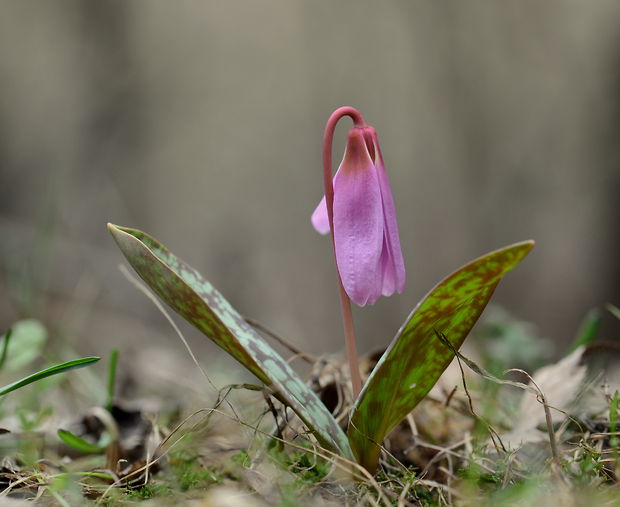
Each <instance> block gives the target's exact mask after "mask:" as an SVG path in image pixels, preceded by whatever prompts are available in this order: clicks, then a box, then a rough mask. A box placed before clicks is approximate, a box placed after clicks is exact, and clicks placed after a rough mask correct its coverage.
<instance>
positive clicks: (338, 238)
mask: <svg viewBox="0 0 620 507" xmlns="http://www.w3.org/2000/svg"><path fill="white" fill-rule="evenodd" d="M330 150H331V146H330ZM333 188H334V204H333V221H334V234H333V236H334V249H335V252H336V264H337V266H338V272H339V274H340V279H341V280H342V285H343V287H344V289H345V291H346V293H347V295H348V296H349V298H350V299H351V300H352V301H353V302H354V303H356V304H357V305H359V306H364V305H366V304H374V303H375V302H376V301H377V299H379V296H381V295H384V296H390V295H392V294H394V292H399V293H400V292H402V291H403V289H404V287H405V265H404V262H403V255H402V252H401V250H400V239H399V236H398V225H397V224H396V210H395V208H394V199H393V197H392V190H391V188H390V183H389V181H388V177H387V173H386V171H385V166H384V164H383V157H382V156H381V150H380V148H379V143H378V140H377V133H376V131H375V129H374V128H372V127H370V126H366V125H364V126H362V127H354V128H353V129H351V130H350V131H349V133H348V139H347V146H346V150H345V153H344V158H343V159H342V163H341V164H340V167H339V168H338V171H337V172H336V174H335V176H334V178H333ZM312 225H313V226H314V228H315V229H316V230H317V231H318V232H320V233H321V234H327V233H328V232H329V230H330V225H329V218H328V214H327V206H326V202H325V197H323V199H322V200H321V202H320V203H319V205H318V206H317V208H316V210H315V211H314V213H313V214H312Z"/></svg>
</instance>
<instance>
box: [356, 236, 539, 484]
mask: <svg viewBox="0 0 620 507" xmlns="http://www.w3.org/2000/svg"><path fill="white" fill-rule="evenodd" d="M533 246H534V242H533V241H524V242H522V243H517V244H515V245H511V246H508V247H505V248H502V249H500V250H496V251H494V252H491V253H488V254H486V255H484V256H482V257H480V258H478V259H476V260H474V261H472V262H470V263H469V264H467V265H465V266H463V267H462V268H460V269H458V270H457V271H455V272H454V273H452V274H451V275H450V276H448V277H447V278H445V279H444V280H442V281H441V282H440V283H439V284H438V285H437V286H435V288H434V289H432V290H431V291H430V292H429V293H428V294H427V295H426V296H425V297H424V299H422V301H421V302H420V303H418V305H417V306H416V308H415V309H414V310H413V312H412V313H411V315H409V318H408V319H407V321H406V322H405V324H404V325H403V326H402V327H401V329H400V330H399V331H398V333H397V334H396V337H395V338H394V340H393V341H392V343H391V344H390V346H389V348H388V349H387V350H386V352H385V354H383V356H382V357H381V359H380V360H379V363H378V364H377V366H376V367H375V369H374V370H373V372H372V374H371V375H370V378H369V379H368V381H367V382H366V385H365V386H364V388H363V390H362V392H361V393H360V396H359V397H358V399H357V402H356V404H355V407H354V408H353V412H352V415H351V420H350V423H349V430H348V433H349V442H350V444H351V448H352V449H353V453H354V454H355V456H356V458H357V462H358V463H360V464H361V465H363V466H364V467H365V468H366V469H367V470H368V471H369V472H371V473H372V472H374V471H375V470H376V468H377V464H378V461H379V454H380V448H379V445H380V444H381V443H382V442H383V439H384V438H385V437H386V435H387V434H388V433H389V432H390V431H391V430H392V429H393V428H394V427H395V426H396V425H397V424H398V423H399V422H400V421H401V420H402V419H403V418H404V417H405V416H406V415H407V414H408V413H409V412H411V410H413V408H414V407H415V406H416V405H417V404H418V403H419V402H420V400H422V398H424V396H426V394H427V393H428V392H429V391H430V389H431V388H432V387H433V385H435V383H436V382H437V380H438V379H439V377H440V376H441V374H442V373H443V371H444V370H445V369H446V368H447V367H448V365H449V364H450V362H451V361H452V359H453V358H454V353H453V351H451V350H450V348H449V347H447V346H446V344H444V343H441V341H440V340H439V339H438V338H437V336H436V332H437V333H441V334H443V335H444V336H445V337H446V338H447V339H448V340H449V342H450V344H451V345H452V346H453V348H454V349H456V350H458V349H459V347H460V346H461V345H462V343H463V341H464V340H465V338H466V337H467V335H468V333H469V331H470V330H471V328H472V327H473V325H474V324H475V323H476V321H477V320H478V317H480V314H481V313H482V311H483V310H484V307H485V306H486V305H487V303H488V301H489V299H490V298H491V296H492V295H493V291H494V290H495V287H497V284H498V283H499V281H500V280H501V278H502V277H503V276H504V275H505V274H506V273H507V272H508V271H510V270H511V269H512V268H514V267H515V266H516V265H517V264H518V263H519V262H521V260H523V258H524V257H525V256H526V255H527V254H528V252H529V251H530V250H531V249H532V247H533Z"/></svg>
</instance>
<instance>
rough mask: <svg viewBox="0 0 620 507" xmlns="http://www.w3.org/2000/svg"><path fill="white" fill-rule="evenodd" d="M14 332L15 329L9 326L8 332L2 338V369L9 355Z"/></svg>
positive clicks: (0, 364) (0, 354) (0, 366)
mask: <svg viewBox="0 0 620 507" xmlns="http://www.w3.org/2000/svg"><path fill="white" fill-rule="evenodd" d="M12 333H13V330H12V329H11V328H9V330H8V331H7V332H6V334H5V335H4V336H3V337H2V338H3V340H2V352H1V353H0V370H1V369H2V367H3V366H4V362H5V361H6V355H7V352H8V351H9V342H10V341H11V334H12Z"/></svg>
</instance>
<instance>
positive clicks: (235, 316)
mask: <svg viewBox="0 0 620 507" xmlns="http://www.w3.org/2000/svg"><path fill="white" fill-rule="evenodd" d="M108 229H109V230H110V232H111V233H112V236H113V237H114V239H115V241H116V243H117V244H118V246H119V248H120V249H121V251H122V252H123V254H124V255H125V257H126V258H127V260H128V261H129V263H130V264H131V266H132V267H133V268H134V269H135V270H136V272H137V273H138V275H140V277H141V278H142V279H143V280H144V281H145V282H146V283H147V284H148V285H149V287H151V289H153V291H155V293H156V294H157V295H158V296H159V297H160V298H161V299H163V300H164V301H165V302H166V303H167V304H168V305H170V307H171V308H172V309H173V310H175V311H176V312H177V313H179V315H181V316H182V317H184V318H185V319H187V320H188V321H189V322H190V323H191V324H193V325H194V326H195V327H196V328H198V329H199V330H200V331H202V332H203V333H204V334H205V335H206V336H207V337H208V338H210V339H211V340H213V341H214V342H215V343H216V344H217V345H218V346H220V347H221V348H222V349H224V350H225V351H226V352H228V353H229V354H230V355H231V356H233V357H234V358H235V359H236V360H237V361H239V362H240V363H241V364H242V365H243V366H245V367H246V368H247V369H248V370H250V371H251V372H252V373H253V374H254V375H255V376H256V377H258V378H259V379H260V380H261V381H262V382H263V383H264V384H265V385H266V386H267V387H269V388H270V389H271V390H272V391H273V393H274V395H275V396H276V397H277V398H278V399H279V400H280V401H282V403H284V404H286V405H288V406H289V407H291V408H292V409H293V410H294V411H295V412H296V413H297V415H298V416H299V417H300V418H301V419H302V421H304V423H305V424H306V425H307V426H308V428H309V429H310V430H311V431H313V432H314V435H315V437H316V438H317V440H318V441H319V442H320V443H321V445H323V446H325V447H327V448H328V449H331V450H333V451H335V452H337V453H338V454H340V455H341V456H343V457H345V458H348V459H353V454H352V451H351V448H350V446H349V443H348V441H347V437H346V435H345V434H344V432H343V431H342V430H341V429H340V427H339V426H338V423H337V422H336V420H335V419H334V417H333V416H332V415H331V414H330V413H329V411H328V410H327V409H326V408H325V405H323V403H321V401H320V400H319V398H318V397H317V396H316V394H315V393H314V392H313V391H312V390H310V388H309V387H308V386H306V385H305V384H304V382H303V381H302V380H301V378H300V377H299V376H298V375H297V373H295V371H294V370H293V369H292V368H291V367H290V366H289V364H288V363H287V362H286V361H285V360H284V359H283V358H282V357H281V356H280V355H279V354H278V353H277V352H276V351H275V350H274V349H273V348H272V347H271V346H269V344H268V343H266V342H265V340H263V338H262V337H261V336H260V335H259V334H258V333H257V332H256V331H255V330H254V329H253V328H251V327H250V326H249V325H248V324H247V323H246V322H245V320H244V319H243V317H242V316H241V315H239V313H238V312H237V311H236V310H235V309H234V308H233V307H232V306H231V305H230V303H229V302H228V301H227V300H226V299H224V297H223V296H222V295H221V294H220V293H219V292H218V291H217V290H216V289H215V288H214V287H213V286H212V285H211V284H210V283H209V282H208V281H207V280H205V279H204V278H203V277H202V275H201V274H200V273H199V272H198V271H196V270H195V269H194V268H192V267H191V266H189V265H188V264H186V263H185V262H183V261H182V260H180V259H179V258H177V257H176V256H175V255H174V254H173V253H171V252H170V251H169V250H168V249H166V248H165V247H164V246H163V245H161V244H160V243H159V242H158V241H157V240H155V239H154V238H152V237H150V236H149V235H147V234H145V233H144V232H142V231H139V230H136V229H129V228H126V227H119V226H116V225H112V224H108Z"/></svg>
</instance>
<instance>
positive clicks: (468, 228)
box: [0, 0, 620, 377]
mask: <svg viewBox="0 0 620 507" xmlns="http://www.w3.org/2000/svg"><path fill="white" fill-rule="evenodd" d="M0 9H1V13H2V14H1V15H0V235H1V236H0V237H1V240H0V327H1V328H2V329H5V328H7V327H8V326H9V325H10V324H11V323H12V322H14V321H15V320H16V319H18V318H23V317H36V318H38V319H40V320H41V321H43V322H44V323H45V325H46V326H48V327H49V328H50V329H51V330H52V332H53V333H52V336H53V337H54V338H53V340H56V342H55V343H56V344H57V345H58V346H61V344H62V346H63V347H64V346H69V347H71V348H72V349H74V350H79V351H80V353H82V354H87V353H96V354H100V355H105V354H107V351H108V350H109V349H110V348H111V347H113V346H118V347H120V349H121V357H122V358H125V361H130V362H131V364H132V365H135V364H137V363H139V362H143V363H144V364H146V365H147V367H148V365H156V366H157V368H158V369H159V370H160V371H170V372H174V371H176V370H175V368H178V367H183V364H184V363H183V361H185V360H186V354H185V353H184V352H183V351H182V350H181V349H180V348H179V342H178V340H177V338H176V337H175V335H174V333H173V331H172V329H171V328H170V327H169V325H168V324H167V323H166V322H165V320H164V318H163V317H162V316H161V315H160V314H159V312H158V311H157V310H156V309H155V308H154V307H153V305H152V304H151V303H150V302H149V301H148V300H147V299H146V298H145V297H144V295H142V294H141V293H140V292H138V291H137V290H136V289H135V288H134V287H133V286H132V285H131V284H129V283H128V282H127V281H126V280H125V278H124V277H123V276H122V275H121V273H120V272H119V271H118V265H119V264H120V263H122V262H123V261H124V260H123V258H122V256H121V254H120V252H119V251H118V250H117V248H116V246H115V244H114V243H113V241H112V238H111V237H110V236H109V234H108V232H107V230H106V228H105V224H106V222H113V223H117V224H122V225H126V226H131V227H136V228H139V229H142V230H144V231H147V232H149V233H150V234H152V235H154V236H155V237H156V238H158V239H159V240H160V241H162V242H163V243H164V244H165V245H167V246H168V247H169V248H170V249H171V250H173V251H174V252H175V253H177V254H178V255H179V256H180V257H182V258H183V259H185V260H186V261H188V262H189V263H190V264H192V265H193V266H194V267H196V268H197V269H198V270H200V271H201V272H202V273H203V274H204V275H205V276H206V277H207V278H209V279H210V280H211V281H212V282H213V283H214V285H215V286H216V287H218V288H219V289H220V290H221V292H222V293H223V294H224V295H225V296H226V297H227V298H228V299H229V300H230V301H231V302H232V304H233V305H234V306H236V307H237V308H238V309H239V310H240V311H241V312H242V313H243V314H246V315H249V316H252V317H254V318H255V319H258V320H259V321H261V322H263V323H264V324H265V325H267V326H268V327H270V328H271V329H273V330H275V331H277V332H278V333H279V334H281V335H283V336H284V337H286V338H287V339H288V340H290V341H291V342H292V343H294V344H296V345H297V346H299V347H301V348H302V349H304V350H307V351H308V352H312V353H322V352H331V353H338V352H339V351H341V349H342V338H341V325H340V316H339V313H338V299H337V298H338V294H337V289H336V282H335V279H334V272H335V271H334V266H333V259H332V256H331V246H330V244H329V241H328V240H327V238H325V237H322V236H319V235H318V234H317V233H315V232H314V230H313V229H312V227H311V226H310V222H309V217H310V213H311V212H312V211H313V209H314V207H315V206H316V204H317V202H318V201H319V199H320V197H321V195H322V179H321V178H322V177H321V158H320V157H321V140H322V133H323V127H324V122H325V121H326V119H327V118H328V116H329V114H330V113H331V112H332V110H333V109H335V108H336V107H338V106H341V105H352V106H355V107H357V108H359V109H360V111H362V113H363V114H364V115H365V117H366V120H367V122H368V123H369V124H371V125H373V126H374V127H375V128H376V129H377V131H378V133H379V139H380V141H381V147H382V151H383V154H384V157H385V161H386V165H387V169H388V172H389V174H390V178H391V182H392V186H393V191H394V197H395V201H396V206H397V211H398V216H399V224H400V232H401V242H402V247H403V254H404V257H405V262H406V265H407V269H408V284H407V288H406V291H405V292H404V294H402V295H400V296H393V297H390V298H383V299H382V300H380V301H379V302H378V303H377V304H376V305H375V306H374V307H370V308H364V309H361V310H356V322H357V328H358V334H359V340H360V349H361V351H362V352H366V351H369V350H372V349H374V348H376V347H380V346H383V345H385V344H387V343H388V342H389V341H390V340H391V338H392V337H393V335H394V333H395V332H396V330H397V329H398V327H399V326H400V324H401V323H402V322H403V321H404V319H405V318H406V316H407V315H408V313H409V312H410V311H411V309H412V308H413V307H414V305H415V304H416V302H417V301H418V300H419V299H420V298H421V297H422V296H423V295H424V294H425V293H426V292H427V291H428V290H429V289H430V288H431V287H432V286H433V285H434V284H435V283H436V282H438V281H439V280H440V279H441V278H442V277H443V276H445V275H446V274H448V273H449V272H451V271H452V270H454V269H455V268H457V267H459V266H461V265H462V264H464V263H465V262H467V261H469V260H471V259H472V258H474V257H477V256H479V255H481V254H483V253H485V252H487V251H489V250H493V249H496V248H499V247H501V246H504V245H506V244H510V243H513V242H516V241H520V240H525V239H530V238H532V239H535V240H536V241H537V246H536V248H535V249H534V251H533V252H532V253H531V254H530V256H529V257H528V258H527V259H526V260H525V261H524V263H523V264H522V265H521V266H519V267H518V269H517V270H515V271H514V272H512V273H510V274H509V275H508V276H507V277H506V279H505V280H504V281H503V282H502V284H501V285H500V288H499V289H498V291H497V293H496V297H495V299H494V302H495V303H496V304H499V305H501V306H503V307H504V308H506V309H507V310H508V311H509V312H510V313H511V314H512V315H513V316H515V317H516V318H518V319H522V320H525V321H530V322H532V323H533V324H534V325H535V326H536V327H537V329H538V332H539V333H540V335H541V336H545V337H547V338H550V339H552V340H554V341H555V342H557V343H558V344H560V346H559V350H561V344H566V343H568V342H570V341H571V340H572V339H573V337H574V334H575V332H576V330H577V327H578V325H579V322H580V321H581V319H582V318H583V316H584V315H585V313H586V312H587V310H588V309H590V308H591V307H595V306H598V307H601V306H602V305H604V304H605V303H608V302H612V303H615V304H618V303H619V302H620V255H619V253H620V244H619V243H620V239H619V236H618V224H619V223H620V199H619V198H618V190H619V189H620V143H619V140H618V134H619V133H620V31H618V26H619V24H620V3H618V2H616V1H614V0H608V1H606V0H601V1H597V2H582V1H579V0H562V1H559V0H558V1H550V0H549V1H546V2H539V1H534V0H523V1H519V2H496V1H494V0H471V1H468V2H461V1H459V0H452V1H443V2H436V1H434V0H426V1H403V0H387V1H383V2H380V3H377V2H368V3H366V2H358V1H353V0H341V1H337V2H335V1H332V0H290V1H287V2H282V1H276V0H262V1H261V2H256V1H254V0H238V1H235V2H230V1H227V0H212V1H177V2H169V1H164V0H148V1H147V0H134V1H132V2H126V1H123V0H118V1H107V0H106V1H97V2H93V1H79V0H62V1H60V0H59V1H56V2H38V1H36V0H16V1H4V2H2V4H1V6H0ZM349 127H350V122H348V120H345V121H343V124H342V126H341V127H340V128H339V130H338V133H337V139H336V141H335V143H334V147H335V148H334V159H335V161H339V160H340V156H341V152H342V146H343V145H342V140H343V139H344V133H345V132H346V129H347V128H349ZM177 320H178V321H180V319H177ZM614 325H615V326H616V327H615V328H614V327H613V326H614ZM182 329H183V331H184V332H185V333H186V334H187V336H188V338H189V339H190V341H191V343H192V346H194V347H196V349H197V350H198V351H199V353H200V355H201V358H202V359H203V361H204V362H205V364H207V365H209V364H213V363H214V361H215V360H216V359H218V358H221V357H222V354H221V353H220V352H219V350H218V349H216V348H215V347H213V346H211V344H209V343H207V340H206V339H204V338H203V337H201V336H199V334H198V333H197V332H195V331H193V330H192V329H191V328H190V327H189V326H187V325H185V324H182ZM614 329H615V331H614ZM617 329H618V328H617V322H614V320H613V318H612V317H610V316H609V318H608V317H607V316H606V317H605V319H604V322H603V330H604V333H608V334H609V335H611V333H613V334H614V336H618V333H617ZM135 352H139V354H135ZM224 364H226V365H228V366H229V367H230V365H232V364H233V363H232V360H228V359H227V360H225V361H224ZM173 375H174V373H170V376H171V377H172V376H173Z"/></svg>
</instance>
